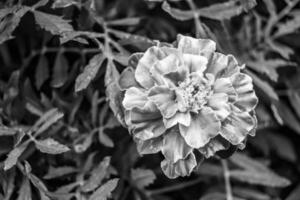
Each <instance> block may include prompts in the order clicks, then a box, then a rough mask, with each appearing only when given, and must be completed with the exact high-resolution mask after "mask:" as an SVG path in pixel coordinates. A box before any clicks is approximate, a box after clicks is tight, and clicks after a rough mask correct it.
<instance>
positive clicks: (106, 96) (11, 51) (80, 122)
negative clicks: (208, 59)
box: [0, 0, 300, 200]
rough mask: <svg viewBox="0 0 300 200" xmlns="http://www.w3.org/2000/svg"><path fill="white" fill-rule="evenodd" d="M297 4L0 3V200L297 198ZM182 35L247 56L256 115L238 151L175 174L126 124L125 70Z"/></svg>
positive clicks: (184, 0) (287, 0) (179, 0)
mask: <svg viewBox="0 0 300 200" xmlns="http://www.w3.org/2000/svg"><path fill="white" fill-rule="evenodd" d="M299 9H300V8H299V0H278V1H277V0H225V1H223V0H222V1H221V0H214V1H208V0H204V1H197V0H3V1H1V2H0V105H1V106H0V125H1V126H0V200H2V199H5V200H10V199H18V200H23V199H25V200H30V199H43V200H48V199H70V200H71V199H78V200H79V199H92V200H94V199H95V200H96V199H101V200H102V199H103V200H105V199H109V198H113V199H117V200H123V199H124V200H125V199H136V200H139V199H146V200H150V199H166V200H167V199H201V200H209V199H213V200H219V199H220V200H221V199H227V200H231V199H236V200H237V199H239V200H240V199H247V200H248V199H249V200H251V199H253V200H271V199H287V200H298V199H299V196H300V189H299V188H300V185H299V183H300V168H299V164H298V163H299V157H300V152H299V148H297V147H298V144H299V142H300V136H299V134H300V92H299V86H300V82H299V76H300V72H299V67H298V65H299V62H300V60H299V47H300V43H299V41H300V40H299V33H298V30H299V28H300V10H299ZM179 33H180V34H184V35H191V36H193V37H199V38H209V39H212V40H214V41H215V42H216V43H217V49H218V51H219V52H222V53H224V54H233V55H234V56H235V57H236V58H237V59H238V60H239V63H240V64H243V63H244V64H245V68H244V70H243V72H244V73H247V74H248V75H250V76H251V77H252V79H253V81H254V85H255V89H256V91H257V94H258V96H259V100H260V103H259V105H258V107H257V109H256V113H257V117H258V122H259V123H258V129H257V134H256V136H255V137H254V138H249V140H248V141H247V147H246V149H245V150H243V152H236V153H235V154H233V156H231V157H230V158H228V159H227V160H220V159H219V158H211V159H209V160H207V161H205V162H204V163H202V164H199V166H197V169H196V170H195V171H194V172H193V174H192V175H191V176H190V177H188V178H179V179H175V180H169V179H167V178H166V177H165V176H164V175H163V174H162V172H161V169H160V165H159V163H160V161H161V155H149V156H143V157H140V156H139V155H138V153H137V150H136V145H135V143H134V142H133V141H132V139H131V137H130V136H129V134H128V131H127V130H126V129H125V128H123V127H122V124H124V121H123V120H124V118H123V114H124V113H123V112H122V109H121V108H120V106H121V102H120V101H121V99H122V98H121V97H120V92H119V87H118V78H119V76H120V72H121V71H122V70H123V69H124V67H126V66H128V58H129V56H130V55H131V54H132V53H136V52H144V51H145V50H146V49H147V48H149V47H151V46H153V45H158V44H159V43H160V44H161V43H164V42H171V41H174V40H175V38H176V35H177V34H179ZM132 62H134V61H132ZM120 122H121V124H120ZM122 122H123V123H122ZM230 151H231V152H229V153H232V152H234V151H236V149H230ZM221 154H222V152H221ZM224 154H225V155H221V156H222V157H227V156H228V151H226V152H224Z"/></svg>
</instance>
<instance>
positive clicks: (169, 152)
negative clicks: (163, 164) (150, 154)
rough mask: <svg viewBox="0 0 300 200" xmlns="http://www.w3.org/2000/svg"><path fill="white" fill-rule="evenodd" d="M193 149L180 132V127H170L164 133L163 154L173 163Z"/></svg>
mask: <svg viewBox="0 0 300 200" xmlns="http://www.w3.org/2000/svg"><path fill="white" fill-rule="evenodd" d="M192 151H193V149H192V148H191V147H190V146H188V145H187V144H186V143H185V141H184V139H183V138H182V136H181V135H180V133H179V129H178V127H173V128H170V129H168V130H167V131H166V133H165V134H164V139H163V147H162V154H163V155H164V156H165V158H166V159H167V160H169V161H171V162H172V163H175V162H177V161H178V160H180V159H184V158H185V157H186V156H187V155H188V154H189V153H191V152H192Z"/></svg>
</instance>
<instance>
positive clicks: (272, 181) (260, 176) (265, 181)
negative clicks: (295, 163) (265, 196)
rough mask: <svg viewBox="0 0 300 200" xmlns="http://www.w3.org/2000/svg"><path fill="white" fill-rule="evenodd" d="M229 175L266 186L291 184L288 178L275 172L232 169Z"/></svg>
mask: <svg viewBox="0 0 300 200" xmlns="http://www.w3.org/2000/svg"><path fill="white" fill-rule="evenodd" d="M230 177H231V178H233V179H235V180H238V181H241V182H245V183H249V184H254V185H262V186H268V187H287V186H289V185H290V184H291V182H290V181H289V180H287V179H286V178H283V177H280V176H278V175H276V174H275V173H261V172H253V171H244V170H232V171H230Z"/></svg>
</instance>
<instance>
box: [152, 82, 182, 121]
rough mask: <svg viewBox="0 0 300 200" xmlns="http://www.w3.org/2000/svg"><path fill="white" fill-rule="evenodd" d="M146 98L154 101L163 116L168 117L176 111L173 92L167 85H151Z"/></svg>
mask: <svg viewBox="0 0 300 200" xmlns="http://www.w3.org/2000/svg"><path fill="white" fill-rule="evenodd" d="M148 98H149V99H150V100H151V101H152V102H154V103H155V105H156V106H157V107H158V109H159V110H160V111H161V113H162V115H163V116H164V117H165V118H170V117H172V116H173V115H174V114H175V113H176V112H177V104H176V102H175V99H176V95H175V92H174V91H172V90H170V89H169V88H168V87H167V86H155V87H153V88H152V89H151V90H150V92H149V95H148Z"/></svg>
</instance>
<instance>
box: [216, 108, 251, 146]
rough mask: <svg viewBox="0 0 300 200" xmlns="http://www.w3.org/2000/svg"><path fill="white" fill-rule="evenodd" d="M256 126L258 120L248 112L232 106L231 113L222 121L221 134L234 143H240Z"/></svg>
mask: <svg viewBox="0 0 300 200" xmlns="http://www.w3.org/2000/svg"><path fill="white" fill-rule="evenodd" d="M255 127H256V120H255V119H254V118H253V117H252V116H251V115H250V114H249V113H248V112H243V111H241V110H239V109H238V108H236V107H234V106H232V112H231V114H230V115H229V116H228V117H227V118H226V119H225V120H224V121H223V122H222V128H221V131H220V135H221V136H222V137H224V138H225V139H226V140H228V141H229V142H230V143H231V144H233V145H238V144H240V143H241V142H242V141H243V140H244V139H245V138H246V136H247V135H248V134H249V132H250V131H251V130H252V129H253V128H255Z"/></svg>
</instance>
